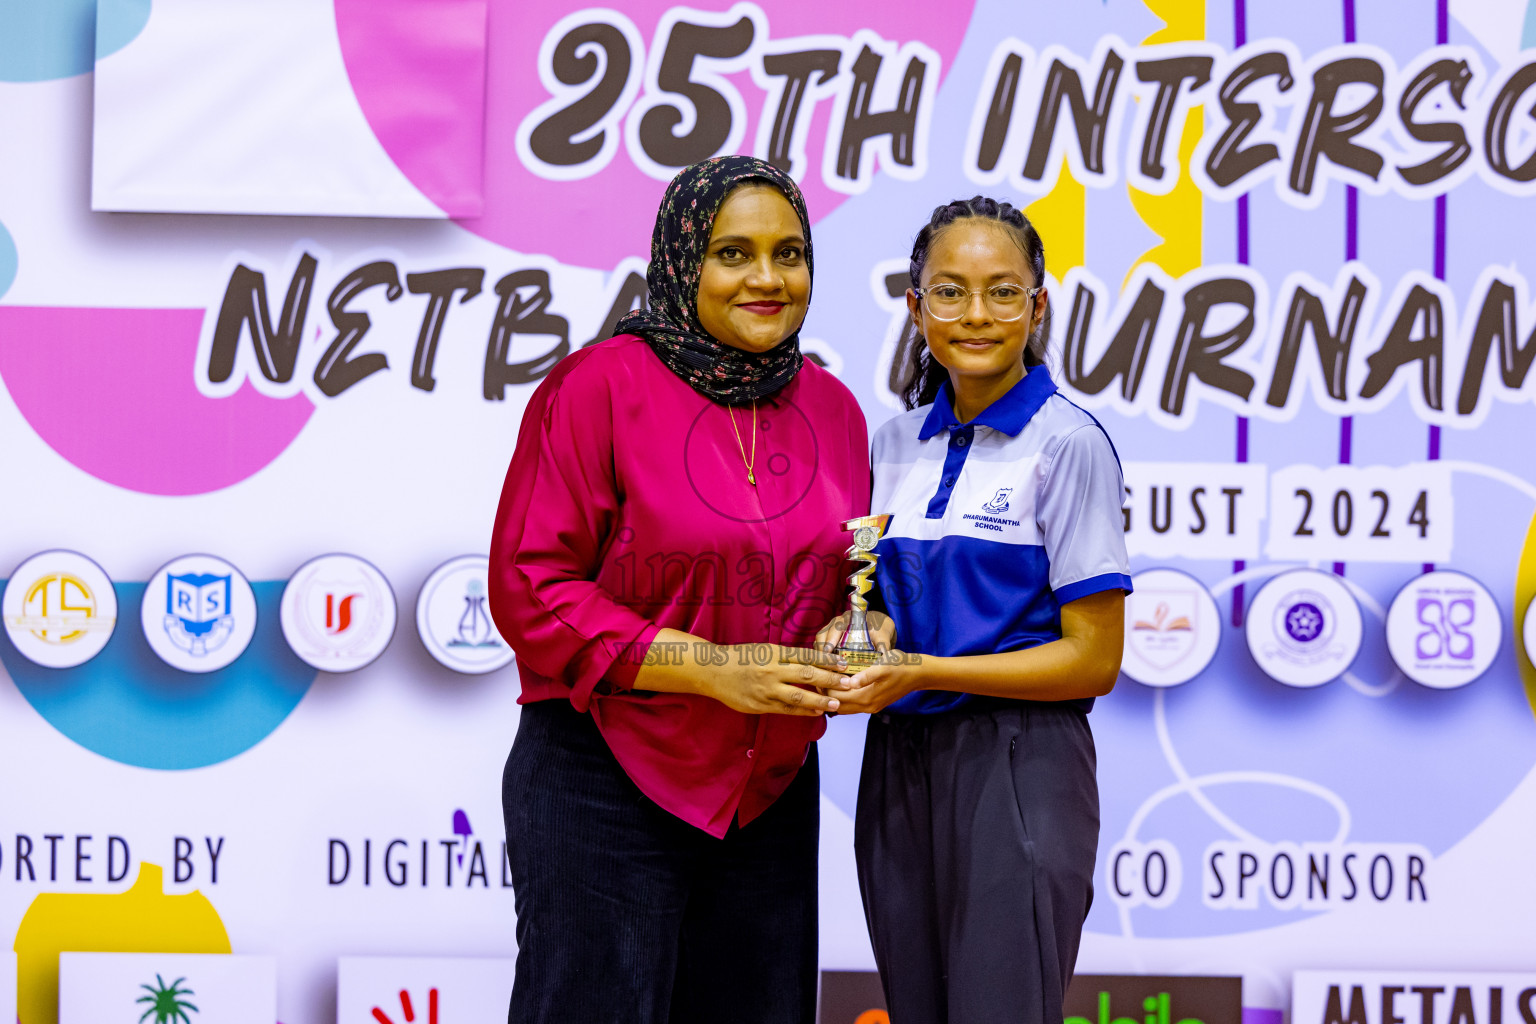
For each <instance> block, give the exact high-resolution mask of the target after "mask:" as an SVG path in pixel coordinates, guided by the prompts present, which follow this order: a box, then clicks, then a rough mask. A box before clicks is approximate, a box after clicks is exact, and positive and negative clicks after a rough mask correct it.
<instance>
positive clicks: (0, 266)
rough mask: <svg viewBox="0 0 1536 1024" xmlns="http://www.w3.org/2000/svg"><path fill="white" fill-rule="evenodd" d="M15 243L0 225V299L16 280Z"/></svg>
mask: <svg viewBox="0 0 1536 1024" xmlns="http://www.w3.org/2000/svg"><path fill="white" fill-rule="evenodd" d="M17 262H18V260H17V256H16V242H15V241H14V240H13V239H12V238H11V233H10V232H9V231H7V230H5V225H4V224H0V298H4V297H5V293H6V292H8V291H10V288H11V282H12V281H15V280H16V265H17Z"/></svg>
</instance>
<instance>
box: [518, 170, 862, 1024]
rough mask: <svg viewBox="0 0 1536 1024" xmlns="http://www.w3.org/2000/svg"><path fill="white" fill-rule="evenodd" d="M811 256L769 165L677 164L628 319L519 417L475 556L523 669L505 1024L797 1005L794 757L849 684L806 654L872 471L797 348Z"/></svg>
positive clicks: (824, 615)
mask: <svg viewBox="0 0 1536 1024" xmlns="http://www.w3.org/2000/svg"><path fill="white" fill-rule="evenodd" d="M811 269H812V261H811V238H810V220H809V217H808V216H807V214H806V210H805V202H804V200H803V199H802V198H801V195H800V191H799V189H798V188H796V186H795V184H794V182H793V181H791V180H790V179H789V178H788V177H787V176H786V175H785V174H783V173H782V172H780V171H779V170H778V169H777V168H775V167H773V166H772V165H770V164H767V163H765V162H763V161H760V160H756V159H753V158H750V157H736V156H733V157H722V158H717V159H715V160H710V161H706V162H704V163H702V164H696V165H694V166H692V167H689V168H686V169H685V170H684V171H682V172H681V173H680V174H679V175H678V176H677V177H676V178H675V179H674V180H673V181H672V183H671V185H670V186H669V187H668V188H667V192H666V195H665V197H664V199H663V201H662V206H661V210H660V212H659V213H658V215H657V219H656V229H655V233H654V235H653V238H652V242H651V262H650V267H649V271H648V275H647V278H648V284H649V293H650V295H649V299H650V302H649V309H647V310H643V311H640V312H636V313H631V314H629V315H628V316H626V317H625V318H624V319H623V320H621V321H620V322H619V325H618V330H619V332H620V333H619V335H618V336H617V337H615V338H612V339H609V340H608V341H604V342H602V343H600V344H598V345H595V346H592V347H590V348H585V349H582V350H581V351H579V352H576V353H574V354H572V355H570V356H568V357H567V358H566V359H564V360H562V361H561V362H560V363H559V365H557V366H556V367H555V369H554V371H553V372H552V373H551V374H550V375H549V377H548V378H547V379H546V380H545V381H544V382H543V384H542V385H540V387H539V389H538V390H537V391H536V392H535V393H534V396H533V398H532V400H531V401H530V403H529V405H528V408H527V410H526V412H525V413H524V415H523V422H522V428H521V431H520V433H519V435H518V442H517V450H516V453H515V454H514V455H513V458H512V464H511V467H510V468H509V470H508V472H507V479H506V485H505V488H504V490H503V492H502V498H501V506H500V508H499V509H498V511H497V515H496V527H495V535H494V537H493V539H492V544H491V608H492V612H493V615H494V617H495V620H496V625H497V627H498V628H499V629H500V631H501V634H502V636H503V637H504V638H505V639H506V640H507V642H508V643H510V644H511V645H512V647H513V649H514V650H515V651H516V652H517V658H518V670H519V674H520V678H521V682H522V697H521V699H520V703H521V704H522V705H523V707H522V713H521V721H520V723H519V725H518V732H517V738H516V741H515V742H514V743H513V746H512V752H511V755H510V756H509V758H508V760H507V767H506V772H505V775H504V777H503V788H502V799H503V807H504V811H505V814H506V825H507V840H508V854H509V858H510V860H511V869H512V878H513V885H514V888H515V897H516V908H517V940H518V959H517V974H516V979H515V983H514V988H513V993H512V1004H511V1011H510V1014H509V1020H510V1021H513V1022H517V1024H528V1022H541V1024H542V1022H555V1021H571V1022H576V1021H580V1022H582V1024H600V1022H613V1024H619V1022H623V1024H649V1022H658V1024H659V1022H663V1021H668V1022H686V1021H700V1022H703V1021H709V1022H717V1021H732V1022H739V1024H749V1022H753V1021H763V1022H770V1021H771V1022H774V1024H780V1022H794V1021H804V1022H807V1024H809V1022H810V1021H811V1020H812V1018H813V1015H814V1011H815V1001H816V967H817V965H816V864H817V827H818V823H819V799H820V797H819V787H818V782H817V772H816V756H815V740H816V739H817V737H819V736H820V735H821V734H822V732H823V730H824V729H825V720H824V717H823V716H824V714H825V713H826V712H828V711H835V710H836V708H837V706H838V705H837V701H836V699H835V698H832V697H829V696H827V695H826V693H825V692H824V691H826V690H828V689H832V688H834V687H837V686H838V685H839V684H840V683H841V681H842V679H843V677H842V676H841V675H840V674H839V673H838V668H839V667H840V666H839V664H838V663H837V662H836V661H835V659H833V658H832V657H831V656H829V655H827V654H825V653H818V652H816V651H813V650H811V649H810V644H811V642H812V640H813V639H814V637H815V635H816V632H817V630H818V628H820V627H821V626H823V625H824V624H825V623H826V622H827V620H828V619H829V618H831V617H832V615H833V614H834V613H835V612H836V610H837V609H838V608H839V606H840V604H841V603H842V602H843V601H844V596H843V595H844V594H845V593H846V588H845V585H844V583H843V579H844V577H845V575H846V571H847V569H846V567H845V566H844V563H843V552H844V550H845V549H846V547H847V544H848V538H847V536H846V535H845V534H844V533H843V532H842V531H841V530H840V529H839V524H840V523H841V522H842V521H844V520H846V519H850V518H852V517H854V516H858V515H863V514H865V513H866V512H867V510H868V508H869V456H868V441H867V433H866V427H865V421H864V415H863V413H862V412H861V411H860V409H859V406H858V404H857V403H856V402H855V401H854V399H853V397H852V395H851V394H849V392H848V390H847V389H846V388H844V387H843V385H842V384H841V383H839V382H838V381H837V380H836V379H835V378H834V377H833V376H832V375H831V374H829V373H827V372H826V371H824V370H822V369H821V368H820V367H818V366H817V365H815V364H814V363H812V362H809V361H807V360H805V359H803V358H802V357H801V354H800V350H799V334H798V332H799V328H800V324H801V321H802V320H803V319H804V317H805V311H806V305H807V303H808V301H809V299H810V292H811Z"/></svg>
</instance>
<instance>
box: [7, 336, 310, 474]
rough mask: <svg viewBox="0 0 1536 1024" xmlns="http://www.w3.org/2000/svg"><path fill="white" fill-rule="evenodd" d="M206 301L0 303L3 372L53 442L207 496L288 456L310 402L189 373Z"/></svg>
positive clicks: (116, 468)
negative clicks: (212, 383)
mask: <svg viewBox="0 0 1536 1024" xmlns="http://www.w3.org/2000/svg"><path fill="white" fill-rule="evenodd" d="M203 315H204V312H203V310H200V309H87V308H75V307H45V306H0V380H3V381H4V382H5V387H6V389H7V390H8V391H9V392H10V395H11V400H12V401H14V402H15V403H16V408H17V409H18V410H20V412H21V414H22V416H23V417H25V418H26V421H27V423H28V424H29V425H30V426H31V427H32V429H33V430H35V431H37V434H38V436H39V437H41V438H42V439H43V440H44V441H45V442H46V443H47V444H48V446H49V447H50V448H52V449H53V450H54V451H56V452H58V453H59V455H61V456H63V457H64V458H65V459H67V460H68V461H69V462H70V463H71V464H72V465H74V466H75V467H77V468H79V469H81V470H83V471H85V472H87V473H89V474H90V475H91V476H93V477H95V478H96V479H98V480H104V481H106V482H107V483H109V484H116V485H117V486H119V487H124V488H127V489H128V490H131V491H139V492H141V493H143V494H164V495H179V494H205V493H207V492H208V491H217V490H219V489H221V488H224V487H228V486H230V485H231V484H235V483H239V482H240V481H241V480H244V479H246V478H247V477H249V476H251V475H252V474H253V473H255V472H256V471H258V470H260V469H261V468H262V467H264V466H266V465H267V464H268V463H270V462H271V461H272V460H273V459H275V458H277V457H278V456H279V455H281V454H282V452H283V451H284V449H286V448H287V447H288V446H289V445H290V444H291V443H293V440H294V438H296V437H298V435H299V431H300V430H302V429H303V428H304V424H305V423H306V422H308V420H309V417H310V414H311V413H313V412H314V410H315V407H314V405H313V404H312V403H311V402H310V401H309V399H308V398H305V397H304V396H302V395H299V396H296V397H293V398H286V399H276V398H268V397H266V396H265V395H262V394H260V393H258V392H257V391H256V390H255V388H253V387H251V385H250V384H249V383H247V384H245V385H244V386H243V387H241V388H240V390H239V391H237V392H235V393H234V394H233V395H231V396H229V397H228V398H208V397H206V396H204V395H203V394H202V393H201V392H199V391H198V390H197V386H196V384H194V382H193V377H192V374H193V367H194V365H195V363H196V360H197V338H198V332H199V330H200V329H201V326H202V322H203Z"/></svg>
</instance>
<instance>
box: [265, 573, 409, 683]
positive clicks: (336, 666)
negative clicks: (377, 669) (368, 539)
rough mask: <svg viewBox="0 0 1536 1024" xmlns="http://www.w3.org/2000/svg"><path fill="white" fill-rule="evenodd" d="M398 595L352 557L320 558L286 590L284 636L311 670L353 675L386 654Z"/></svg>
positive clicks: (282, 612) (282, 611)
mask: <svg viewBox="0 0 1536 1024" xmlns="http://www.w3.org/2000/svg"><path fill="white" fill-rule="evenodd" d="M396 615H397V612H396V607H395V595H394V591H393V590H391V589H390V586H389V581H388V580H386V579H385V578H384V574H383V573H381V572H379V570H378V569H376V568H375V567H374V566H373V565H371V564H370V563H368V562H366V561H364V560H363V559H361V558H357V557H354V556H352V555H321V556H320V557H319V558H314V559H311V560H310V561H308V562H305V563H304V564H303V565H301V566H300V567H299V569H298V571H297V572H295V573H294V574H293V577H292V578H291V579H289V581H288V585H287V586H286V587H284V588H283V601H282V606H281V608H280V610H279V618H280V619H281V620H282V625H283V636H284V637H285V638H286V639H287V641H288V646H289V647H291V648H293V653H294V654H296V655H298V656H299V658H300V660H302V661H303V662H304V663H305V664H306V665H309V666H310V667H312V668H316V669H319V670H320V671H322V672H353V671H356V670H357V669H360V668H362V667H363V666H365V665H368V664H371V663H372V662H373V661H374V659H376V658H378V656H379V655H381V654H383V653H384V648H386V647H388V646H389V642H390V640H392V639H393V638H394V635H395V620H396Z"/></svg>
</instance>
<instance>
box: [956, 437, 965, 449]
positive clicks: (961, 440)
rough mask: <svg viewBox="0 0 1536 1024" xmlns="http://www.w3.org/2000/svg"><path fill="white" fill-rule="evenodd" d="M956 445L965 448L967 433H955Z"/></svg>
mask: <svg viewBox="0 0 1536 1024" xmlns="http://www.w3.org/2000/svg"><path fill="white" fill-rule="evenodd" d="M955 447H956V448H964V447H965V435H964V434H956V435H955Z"/></svg>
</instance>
